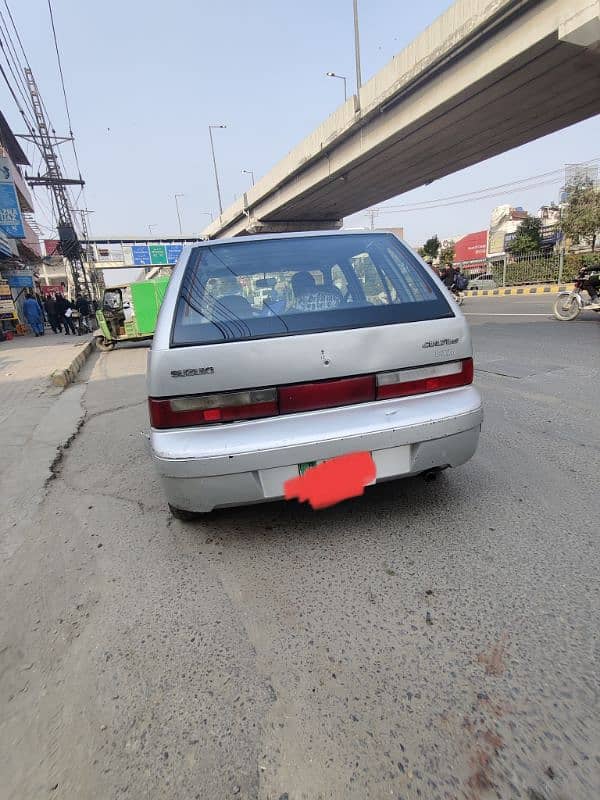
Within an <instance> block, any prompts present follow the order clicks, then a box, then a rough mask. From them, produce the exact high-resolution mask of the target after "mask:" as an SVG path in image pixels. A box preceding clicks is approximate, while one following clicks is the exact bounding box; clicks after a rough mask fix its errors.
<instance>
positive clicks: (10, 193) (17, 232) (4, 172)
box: [0, 156, 25, 239]
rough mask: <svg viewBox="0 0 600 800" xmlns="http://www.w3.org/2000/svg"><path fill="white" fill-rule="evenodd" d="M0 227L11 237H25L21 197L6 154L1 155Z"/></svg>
mask: <svg viewBox="0 0 600 800" xmlns="http://www.w3.org/2000/svg"><path fill="white" fill-rule="evenodd" d="M0 229H2V231H4V233H5V234H6V235H7V236H8V237H9V238H10V239H24V238H25V228H24V226H23V217H22V216H21V207H20V205H19V198H18V197H17V190H16V189H15V184H14V181H13V179H12V176H11V166H10V161H9V160H8V158H7V157H6V156H0Z"/></svg>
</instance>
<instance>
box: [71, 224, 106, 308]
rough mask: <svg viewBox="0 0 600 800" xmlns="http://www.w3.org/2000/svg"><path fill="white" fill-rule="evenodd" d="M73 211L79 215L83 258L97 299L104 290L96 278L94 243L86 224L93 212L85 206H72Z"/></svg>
mask: <svg viewBox="0 0 600 800" xmlns="http://www.w3.org/2000/svg"><path fill="white" fill-rule="evenodd" d="M73 211H78V212H79V214H80V215H81V234H82V236H83V241H84V242H85V250H84V252H85V260H86V263H87V265H88V270H89V273H90V279H91V282H92V287H93V290H94V297H95V298H96V300H99V299H100V297H101V295H102V292H103V291H104V282H102V285H100V281H99V279H98V270H97V269H96V253H95V251H94V245H93V244H92V243H91V242H90V233H89V228H88V224H87V215H88V214H93V213H94V212H93V211H88V210H87V208H74V209H73Z"/></svg>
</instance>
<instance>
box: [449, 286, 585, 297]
mask: <svg viewBox="0 0 600 800" xmlns="http://www.w3.org/2000/svg"><path fill="white" fill-rule="evenodd" d="M572 288H573V284H561V285H560V286H558V285H557V284H552V285H550V286H511V287H510V288H509V289H480V290H479V291H474V290H473V289H470V290H468V291H466V292H463V294H464V295H465V297H482V296H483V297H506V296H507V295H511V294H558V292H564V291H569V290H570V289H572Z"/></svg>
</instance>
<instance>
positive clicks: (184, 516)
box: [169, 503, 200, 522]
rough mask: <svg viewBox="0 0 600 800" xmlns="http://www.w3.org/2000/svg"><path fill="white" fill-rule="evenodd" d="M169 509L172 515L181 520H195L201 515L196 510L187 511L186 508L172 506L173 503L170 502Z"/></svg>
mask: <svg viewBox="0 0 600 800" xmlns="http://www.w3.org/2000/svg"><path fill="white" fill-rule="evenodd" d="M169 511H170V512H171V516H173V517H175V519H178V520H181V522H193V521H194V520H196V519H198V517H199V516H200V515H199V514H197V513H196V512H195V511H186V510H185V509H184V508H177V506H172V505H171V503H169Z"/></svg>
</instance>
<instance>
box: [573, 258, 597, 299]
mask: <svg viewBox="0 0 600 800" xmlns="http://www.w3.org/2000/svg"><path fill="white" fill-rule="evenodd" d="M578 278H579V279H580V280H581V281H582V289H585V290H586V291H587V293H588V294H589V296H590V300H591V301H592V303H599V302H600V297H599V293H600V263H596V264H590V266H588V267H582V268H581V269H580V270H579V275H578Z"/></svg>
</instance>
